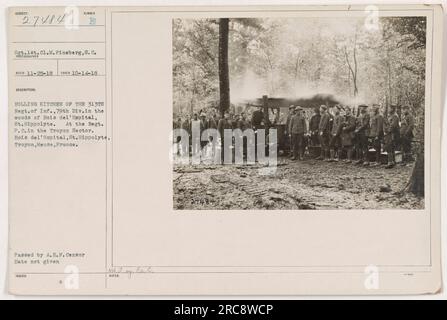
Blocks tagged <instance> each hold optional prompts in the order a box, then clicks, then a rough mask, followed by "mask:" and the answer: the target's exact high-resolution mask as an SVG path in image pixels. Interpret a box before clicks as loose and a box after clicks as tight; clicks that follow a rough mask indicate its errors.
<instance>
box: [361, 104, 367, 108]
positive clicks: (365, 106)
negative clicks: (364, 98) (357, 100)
mask: <svg viewBox="0 0 447 320" xmlns="http://www.w3.org/2000/svg"><path fill="white" fill-rule="evenodd" d="M359 108H368V106H367V105H366V104H361V105H359Z"/></svg>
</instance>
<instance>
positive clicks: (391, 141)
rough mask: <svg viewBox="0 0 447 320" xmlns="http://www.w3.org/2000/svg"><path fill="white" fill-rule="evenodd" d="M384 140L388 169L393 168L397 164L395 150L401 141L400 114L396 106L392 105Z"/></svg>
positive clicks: (385, 126)
mask: <svg viewBox="0 0 447 320" xmlns="http://www.w3.org/2000/svg"><path fill="white" fill-rule="evenodd" d="M384 132H385V137H384V142H385V151H386V152H387V154H388V164H387V166H386V168H387V169H390V168H393V167H394V166H395V165H396V159H395V152H396V143H397V142H398V141H399V133H400V132H399V116H398V115H397V113H396V106H394V105H392V106H391V107H390V113H389V115H388V117H387V119H386V121H385V122H384Z"/></svg>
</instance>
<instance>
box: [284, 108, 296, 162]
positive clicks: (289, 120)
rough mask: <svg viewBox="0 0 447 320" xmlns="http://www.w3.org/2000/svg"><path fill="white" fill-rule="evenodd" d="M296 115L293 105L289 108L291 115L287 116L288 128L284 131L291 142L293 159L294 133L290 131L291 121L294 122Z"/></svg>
mask: <svg viewBox="0 0 447 320" xmlns="http://www.w3.org/2000/svg"><path fill="white" fill-rule="evenodd" d="M294 114H295V107H294V106H293V105H291V106H290V107H289V113H288V114H287V118H286V127H285V129H284V135H285V137H287V139H288V140H289V145H290V157H291V158H292V157H293V143H292V133H291V131H290V123H291V120H292V118H293V116H294Z"/></svg>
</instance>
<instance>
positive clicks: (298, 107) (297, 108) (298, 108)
mask: <svg viewBox="0 0 447 320" xmlns="http://www.w3.org/2000/svg"><path fill="white" fill-rule="evenodd" d="M295 110H297V111H298V110H303V108H301V107H300V106H297V107H296V108H295Z"/></svg>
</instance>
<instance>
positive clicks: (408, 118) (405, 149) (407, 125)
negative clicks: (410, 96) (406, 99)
mask: <svg viewBox="0 0 447 320" xmlns="http://www.w3.org/2000/svg"><path fill="white" fill-rule="evenodd" d="M403 109H404V114H403V117H402V124H401V127H400V139H401V149H402V165H405V164H406V162H408V161H412V160H413V157H412V154H411V142H412V140H413V138H414V134H413V129H414V117H413V115H412V114H411V113H410V107H409V106H404V108H403Z"/></svg>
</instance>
